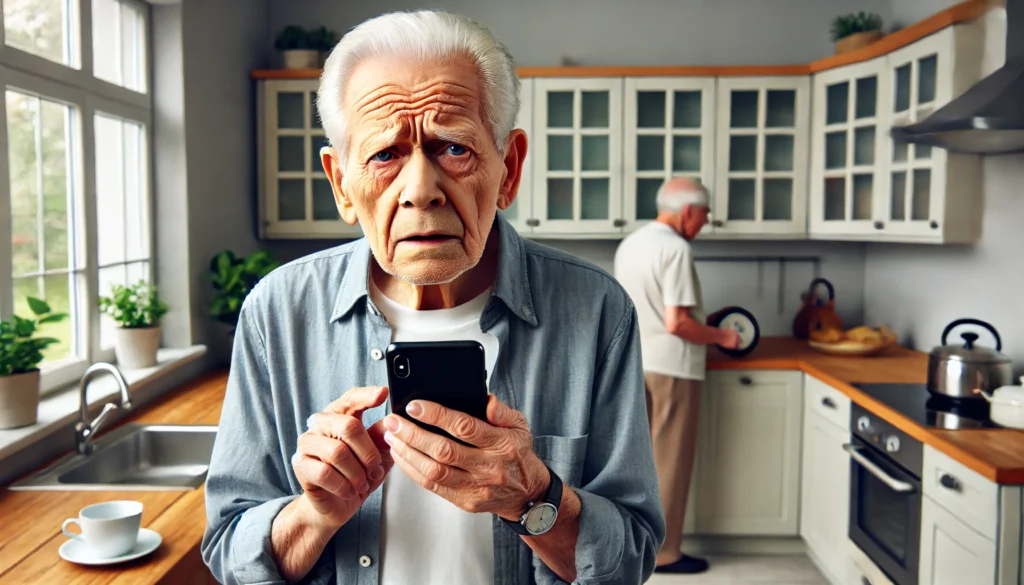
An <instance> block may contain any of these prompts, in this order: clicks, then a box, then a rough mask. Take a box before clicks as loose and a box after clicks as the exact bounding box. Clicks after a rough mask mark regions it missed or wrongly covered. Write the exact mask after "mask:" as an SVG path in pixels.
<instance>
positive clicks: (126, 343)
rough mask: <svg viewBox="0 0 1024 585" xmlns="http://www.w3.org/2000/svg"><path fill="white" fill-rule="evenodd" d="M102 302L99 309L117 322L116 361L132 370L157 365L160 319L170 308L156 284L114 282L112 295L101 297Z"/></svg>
mask: <svg viewBox="0 0 1024 585" xmlns="http://www.w3.org/2000/svg"><path fill="white" fill-rule="evenodd" d="M99 305H100V311H101V312H102V313H103V314H105V315H107V316H108V317H110V318H111V319H113V320H114V322H115V323H116V324H117V329H116V330H115V331H116V335H115V337H114V354H115V355H116V356H117V363H118V364H120V365H121V366H123V367H124V368H127V369H129V370H132V369H139V368H148V367H150V366H154V365H156V351H157V349H158V348H159V347H160V318H161V317H163V316H164V315H165V314H167V311H169V310H170V307H168V305H167V303H165V302H164V301H163V300H162V299H161V298H160V295H159V293H158V292H157V289H156V287H155V286H152V285H150V284H147V283H146V281H144V280H140V281H139V282H137V283H135V284H133V285H128V286H125V285H121V284H115V285H114V286H113V287H111V289H110V296H105V297H104V296H101V297H100V299H99Z"/></svg>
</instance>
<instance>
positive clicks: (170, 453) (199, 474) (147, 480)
mask: <svg viewBox="0 0 1024 585" xmlns="http://www.w3.org/2000/svg"><path fill="white" fill-rule="evenodd" d="M216 436H217V427H216V426H215V425H155V424H137V423H129V424H126V425H123V426H121V427H119V428H117V429H114V430H112V431H110V432H109V433H107V434H106V435H104V436H103V437H100V438H99V439H98V440H97V441H96V442H95V444H94V447H95V449H94V450H93V452H92V453H91V454H90V455H80V454H78V453H72V454H71V455H68V456H66V457H64V458H63V459H61V460H59V461H57V462H56V463H54V464H53V465H51V466H49V467H47V468H46V469H43V470H42V471H39V472H38V473H36V474H34V475H32V476H29V477H27V478H25V479H23V480H21V481H19V482H17V483H15V484H13V485H11V486H10V488H9V489H12V490H150V491H172V490H191V489H195V488H197V487H199V485H200V484H202V483H203V481H205V480H206V472H207V470H208V469H209V465H210V456H211V455H212V453H213V440H214V438H215V437H216Z"/></svg>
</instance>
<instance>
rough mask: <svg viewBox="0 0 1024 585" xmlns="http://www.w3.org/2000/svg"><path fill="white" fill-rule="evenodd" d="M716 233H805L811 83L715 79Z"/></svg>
mask: <svg viewBox="0 0 1024 585" xmlns="http://www.w3.org/2000/svg"><path fill="white" fill-rule="evenodd" d="M717 93H718V96H717V111H718V131H717V148H716V151H717V159H716V163H717V164H716V172H715V188H714V191H713V194H714V196H715V204H714V206H713V207H714V209H713V218H712V222H711V225H712V226H713V227H714V234H715V236H716V237H717V236H743V235H749V236H768V237H787V236H793V237H803V236H805V235H806V233H807V227H806V226H807V224H806V218H807V215H806V214H807V208H806V201H807V155H808V144H807V142H808V138H809V135H808V127H809V117H810V81H809V80H808V78H807V77H802V76H793V77H723V78H720V79H719V80H718V92H717Z"/></svg>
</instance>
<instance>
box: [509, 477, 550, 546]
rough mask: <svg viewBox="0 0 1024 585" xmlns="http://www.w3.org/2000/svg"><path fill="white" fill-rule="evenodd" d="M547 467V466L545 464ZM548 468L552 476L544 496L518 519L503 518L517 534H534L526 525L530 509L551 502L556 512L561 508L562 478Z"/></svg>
mask: <svg viewBox="0 0 1024 585" xmlns="http://www.w3.org/2000/svg"><path fill="white" fill-rule="evenodd" d="M545 467H547V466H546V465H545ZM547 470H548V476H549V477H550V483H549V484H548V489H547V491H546V492H544V495H543V496H541V499H540V500H538V501H536V502H530V504H529V506H528V507H527V509H526V511H525V512H523V514H522V515H521V516H520V517H519V519H518V520H505V519H504V518H502V521H504V522H505V523H506V524H508V526H509V528H511V529H512V531H513V532H515V533H516V534H519V535H522V536H532V533H531V532H530V531H529V530H527V529H526V526H525V522H526V517H527V516H528V515H529V514H530V511H531V510H533V509H534V508H535V507H537V506H538V505H539V504H550V505H552V506H554V507H555V510H556V514H557V510H559V508H560V506H561V504H562V490H563V486H562V480H561V479H559V477H558V476H557V475H555V472H554V471H553V470H552V469H551V468H550V467H547ZM556 517H557V516H556Z"/></svg>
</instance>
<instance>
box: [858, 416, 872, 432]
mask: <svg viewBox="0 0 1024 585" xmlns="http://www.w3.org/2000/svg"><path fill="white" fill-rule="evenodd" d="M870 428H871V419H870V418H868V417H866V416H862V417H860V418H859V419H857V430H858V431H861V432H863V431H866V430H868V429H870Z"/></svg>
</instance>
